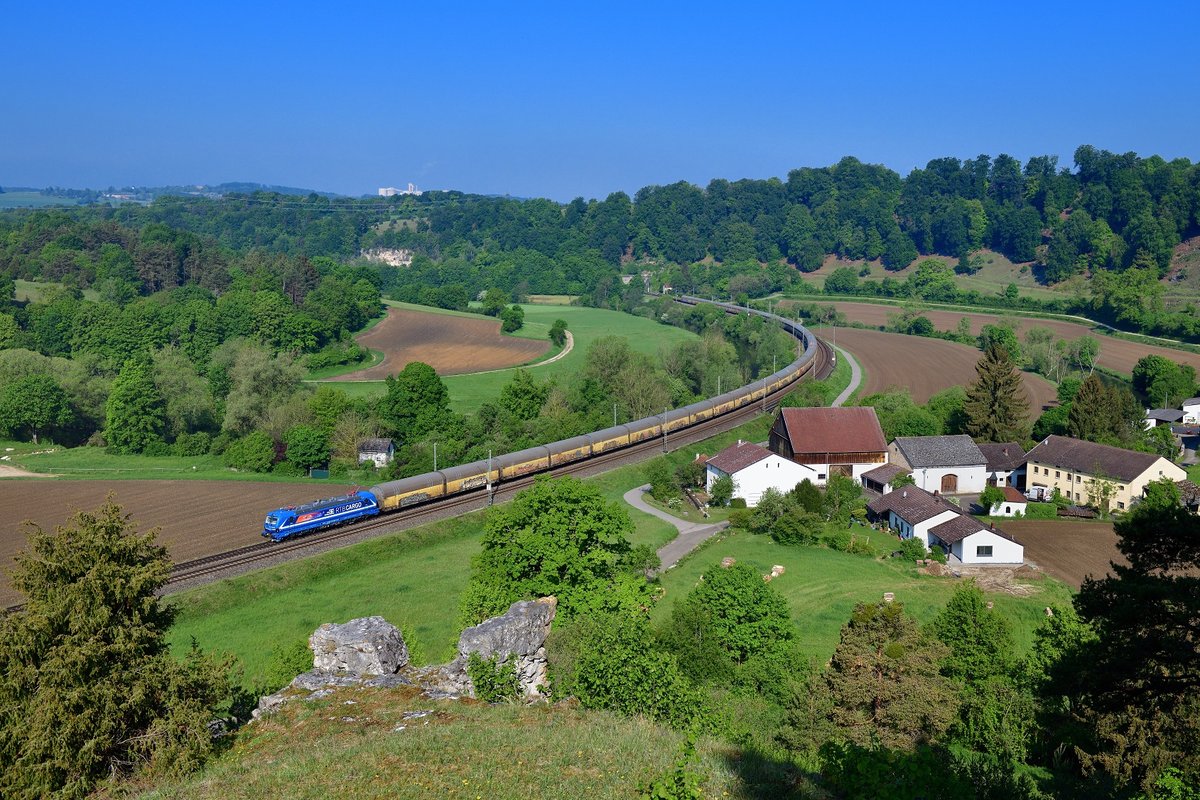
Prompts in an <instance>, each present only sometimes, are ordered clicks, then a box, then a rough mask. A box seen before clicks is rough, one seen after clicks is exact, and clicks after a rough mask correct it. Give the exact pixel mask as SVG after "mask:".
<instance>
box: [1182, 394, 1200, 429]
mask: <svg viewBox="0 0 1200 800" xmlns="http://www.w3.org/2000/svg"><path fill="white" fill-rule="evenodd" d="M1182 408H1183V420H1182V422H1183V424H1184V425H1196V424H1200V397H1189V398H1188V399H1187V400H1184V401H1183V406H1182Z"/></svg>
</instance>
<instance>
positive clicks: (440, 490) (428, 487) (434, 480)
mask: <svg viewBox="0 0 1200 800" xmlns="http://www.w3.org/2000/svg"><path fill="white" fill-rule="evenodd" d="M371 493H372V494H374V495H375V498H376V499H377V500H378V501H379V509H380V510H381V511H398V510H399V509H401V508H408V507H409V506H415V505H419V504H420V503H427V502H429V501H430V500H437V499H439V498H441V497H443V496H445V494H446V480H445V478H443V477H442V473H440V472H426V473H425V474H424V475H414V476H413V477H411V478H401V479H400V480H397V481H387V482H386V483H381V484H378V485H377V486H372V487H371Z"/></svg>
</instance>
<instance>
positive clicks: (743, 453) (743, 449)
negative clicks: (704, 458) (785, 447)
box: [708, 442, 774, 475]
mask: <svg viewBox="0 0 1200 800" xmlns="http://www.w3.org/2000/svg"><path fill="white" fill-rule="evenodd" d="M771 455H774V453H772V452H771V451H770V450H768V449H767V448H765V447H760V446H759V445H756V444H754V443H753V442H738V443H737V444H731V445H729V447H726V448H725V449H724V450H722V451H721V452H719V453H717V454H716V455H715V456H713V457H712V458H710V459H709V460H708V463H709V465H710V466H712V467H716V468H717V469H719V470H721V472H724V473H725V474H726V475H732V474H733V473H735V472H738V471H740V470H743V469H745V468H746V467H749V466H751V465H753V464H757V463H758V462H760V461H762V460H763V459H764V458H766V457H767V456H771Z"/></svg>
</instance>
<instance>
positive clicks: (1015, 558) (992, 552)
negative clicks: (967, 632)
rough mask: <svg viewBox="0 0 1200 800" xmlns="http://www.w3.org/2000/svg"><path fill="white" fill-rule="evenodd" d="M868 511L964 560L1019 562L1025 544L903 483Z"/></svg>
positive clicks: (902, 533)
mask: <svg viewBox="0 0 1200 800" xmlns="http://www.w3.org/2000/svg"><path fill="white" fill-rule="evenodd" d="M867 509H868V510H869V511H870V512H871V515H872V516H873V517H874V518H876V519H878V520H880V521H882V522H883V523H884V524H885V525H887V526H888V527H889V528H892V529H894V530H896V531H898V532H899V534H900V538H902V539H911V538H914V537H915V538H917V539H920V540H921V541H922V542H924V543H925V546H926V547H930V548H932V547H941V548H942V549H943V550H945V551H946V552H947V553H948V554H949V556H950V557H951V559H952V560H957V561H959V562H961V563H963V564H1021V563H1023V562H1024V561H1025V548H1024V547H1023V546H1022V545H1021V543H1020V542H1018V541H1017V540H1016V539H1014V538H1013V537H1012V536H1010V535H1009V534H1007V533H1005V532H1004V531H1002V530H999V529H998V528H996V526H995V525H984V524H983V523H982V522H980V521H979V520H977V519H975V518H974V517H971V516H969V515H967V514H964V513H963V512H962V510H961V509H960V508H958V507H957V506H955V505H953V504H952V503H950V502H948V501H947V500H945V499H944V498H942V497H941V496H939V495H933V494H930V493H929V492H926V491H925V490H923V489H918V488H917V487H915V486H905V487H903V488H901V489H897V490H896V491H893V492H891V493H889V494H885V495H883V496H882V497H879V498H877V499H875V500H872V501H871V502H870V503H869V504H867Z"/></svg>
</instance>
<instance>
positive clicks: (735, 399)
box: [712, 389, 749, 416]
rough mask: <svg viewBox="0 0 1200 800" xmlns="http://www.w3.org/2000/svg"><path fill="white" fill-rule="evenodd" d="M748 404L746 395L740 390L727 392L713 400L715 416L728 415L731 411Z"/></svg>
mask: <svg viewBox="0 0 1200 800" xmlns="http://www.w3.org/2000/svg"><path fill="white" fill-rule="evenodd" d="M748 402H749V400H747V399H746V397H745V395H744V394H743V393H742V391H741V390H740V389H735V390H734V391H732V392H726V393H725V394H722V395H718V396H716V397H714V398H713V399H712V405H713V416H720V415H721V414H727V413H729V412H730V411H734V410H735V409H738V408H741V407H742V406H744V405H746V403H748Z"/></svg>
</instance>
